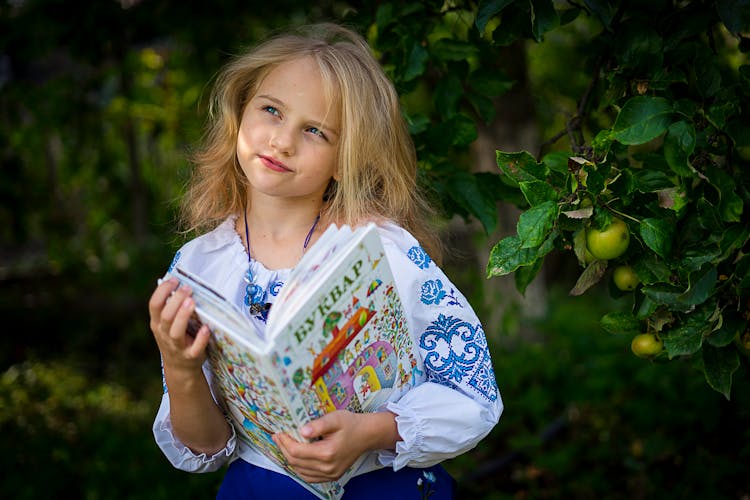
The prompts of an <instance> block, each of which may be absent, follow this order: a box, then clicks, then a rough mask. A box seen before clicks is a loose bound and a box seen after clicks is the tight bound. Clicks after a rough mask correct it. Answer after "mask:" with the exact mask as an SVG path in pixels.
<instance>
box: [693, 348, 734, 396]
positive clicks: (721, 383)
mask: <svg viewBox="0 0 750 500" xmlns="http://www.w3.org/2000/svg"><path fill="white" fill-rule="evenodd" d="M702 351H703V369H704V373H705V375H706V382H708V385H710V386H711V388H713V389H714V390H715V391H718V392H720V393H722V394H723V395H724V397H725V398H727V399H729V395H730V392H731V389H732V375H733V374H734V372H735V371H736V370H737V368H739V367H740V360H739V357H738V356H737V350H736V349H735V348H734V346H727V347H713V346H711V345H708V344H704V345H703V350H702Z"/></svg>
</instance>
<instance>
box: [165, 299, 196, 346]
mask: <svg viewBox="0 0 750 500" xmlns="http://www.w3.org/2000/svg"><path fill="white" fill-rule="evenodd" d="M175 298H176V297H175ZM194 311H195V300H193V298H192V297H184V298H183V299H182V302H181V303H180V304H179V308H178V309H177V311H176V313H175V316H174V320H173V321H172V324H171V326H170V327H169V336H170V337H171V338H172V339H175V340H179V339H182V338H184V337H185V332H186V331H187V325H188V321H190V316H191V315H192V314H193V312H194Z"/></svg>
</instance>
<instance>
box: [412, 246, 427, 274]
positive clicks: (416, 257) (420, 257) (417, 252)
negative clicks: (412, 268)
mask: <svg viewBox="0 0 750 500" xmlns="http://www.w3.org/2000/svg"><path fill="white" fill-rule="evenodd" d="M406 255H407V257H409V259H410V260H411V261H412V262H414V263H415V264H416V265H417V267H418V268H420V269H427V268H428V267H430V262H432V259H430V256H429V255H427V252H425V251H424V249H423V248H422V247H420V246H413V247H411V248H410V249H409V251H408V252H407V253H406Z"/></svg>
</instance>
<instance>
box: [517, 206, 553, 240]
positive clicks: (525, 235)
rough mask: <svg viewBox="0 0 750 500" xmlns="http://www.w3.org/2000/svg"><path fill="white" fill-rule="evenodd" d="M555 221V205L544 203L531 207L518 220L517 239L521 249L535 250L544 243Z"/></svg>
mask: <svg viewBox="0 0 750 500" xmlns="http://www.w3.org/2000/svg"><path fill="white" fill-rule="evenodd" d="M555 220H557V204H556V203H555V202H554V201H545V202H544V203H541V204H539V205H536V206H533V207H531V208H530V209H528V210H527V211H525V212H524V213H522V214H521V216H520V217H519V218H518V224H517V229H518V237H519V239H520V240H521V248H535V247H538V246H539V245H541V244H542V242H544V240H545V239H546V238H547V235H548V234H549V232H550V231H551V230H552V227H553V226H554V224H555Z"/></svg>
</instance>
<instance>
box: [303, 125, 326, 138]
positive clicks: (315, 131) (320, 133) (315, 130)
mask: <svg viewBox="0 0 750 500" xmlns="http://www.w3.org/2000/svg"><path fill="white" fill-rule="evenodd" d="M307 131H308V132H310V133H311V134H314V135H317V136H318V137H321V138H323V139H328V138H327V137H326V135H325V134H324V133H323V131H322V130H320V129H319V128H317V127H310V128H308V129H307Z"/></svg>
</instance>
